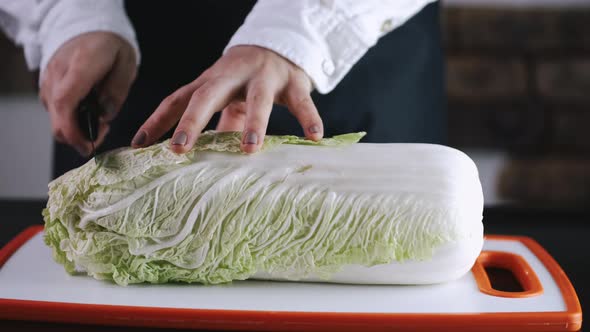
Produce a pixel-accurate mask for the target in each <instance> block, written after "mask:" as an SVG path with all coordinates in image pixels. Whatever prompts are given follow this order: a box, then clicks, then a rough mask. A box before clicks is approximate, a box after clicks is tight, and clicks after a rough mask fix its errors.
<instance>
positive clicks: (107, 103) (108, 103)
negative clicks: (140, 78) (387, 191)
mask: <svg viewBox="0 0 590 332" xmlns="http://www.w3.org/2000/svg"><path fill="white" fill-rule="evenodd" d="M136 74H137V68H136V64H135V56H134V55H133V54H131V55H128V54H125V55H119V56H118V57H117V60H115V63H114V65H113V68H112V69H111V71H110V72H109V73H108V74H107V76H106V77H105V78H104V80H103V83H102V85H101V88H100V95H101V97H100V98H101V100H100V102H101V104H102V106H103V107H104V110H105V114H103V115H102V116H101V120H102V121H103V122H110V121H112V120H113V119H114V118H115V117H116V116H117V113H118V112H119V110H120V109H121V106H122V105H123V103H124V102H125V99H126V98H127V95H128V94H129V89H130V88H131V84H132V83H133V81H134V80H135V77H136Z"/></svg>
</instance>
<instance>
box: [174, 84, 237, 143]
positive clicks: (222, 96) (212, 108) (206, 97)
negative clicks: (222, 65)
mask: <svg viewBox="0 0 590 332" xmlns="http://www.w3.org/2000/svg"><path fill="white" fill-rule="evenodd" d="M236 88H237V84H236V82H234V81H231V80H227V79H212V80H209V81H207V82H206V83H204V84H203V85H202V86H201V87H200V88H198V89H197V90H196V91H195V92H194V93H193V95H192V97H191V100H190V102H189V104H188V106H187V108H186V111H185V112H184V114H183V116H182V118H181V119H180V122H179V123H178V126H177V127H176V131H175V132H174V135H173V136H172V140H171V142H170V144H171V148H172V150H173V151H174V152H176V153H185V152H187V151H188V150H190V149H191V148H192V147H193V145H194V144H195V142H196V141H197V138H198V137H199V134H200V133H201V131H202V130H203V129H204V128H205V126H206V125H207V123H208V122H209V120H210V119H211V117H212V116H213V113H215V112H218V111H220V110H221V109H223V108H224V107H225V106H227V105H228V104H229V103H230V102H231V98H232V97H233V95H234V94H235V90H236Z"/></svg>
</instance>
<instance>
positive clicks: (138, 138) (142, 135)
mask: <svg viewBox="0 0 590 332" xmlns="http://www.w3.org/2000/svg"><path fill="white" fill-rule="evenodd" d="M146 138H147V133H146V132H145V131H143V130H140V131H138V132H137V134H135V137H133V140H132V141H131V144H133V145H144V144H145V140H146Z"/></svg>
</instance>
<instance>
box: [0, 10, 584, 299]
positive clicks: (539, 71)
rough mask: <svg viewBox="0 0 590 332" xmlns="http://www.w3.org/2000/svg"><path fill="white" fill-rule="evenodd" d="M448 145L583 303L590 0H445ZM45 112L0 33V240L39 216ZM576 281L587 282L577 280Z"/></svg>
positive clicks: (494, 222)
mask: <svg viewBox="0 0 590 332" xmlns="http://www.w3.org/2000/svg"><path fill="white" fill-rule="evenodd" d="M441 3H442V10H441V22H442V23H441V24H442V33H443V40H444V51H445V54H446V65H447V76H446V82H447V96H448V105H447V109H448V112H449V120H448V129H449V130H448V132H449V143H450V145H451V146H453V147H456V148H458V149H460V150H463V151H464V152H466V153H467V154H468V155H469V156H471V158H472V159H474V161H475V162H476V164H477V166H478V169H479V172H480V177H481V182H482V184H483V189H484V196H485V205H486V208H485V211H484V225H485V229H486V232H488V233H501V234H518V235H526V236H531V237H533V238H534V239H535V240H537V241H538V242H540V243H541V244H542V245H543V246H544V247H545V248H546V249H547V250H548V251H549V252H550V253H551V254H552V255H553V256H554V257H555V258H556V260H557V261H558V262H559V263H560V265H561V266H562V267H563V268H564V270H565V271H566V274H567V275H568V276H569V277H570V278H571V280H572V282H573V284H574V287H575V288H576V290H577V291H578V294H579V295H580V299H581V302H582V306H584V301H586V302H588V301H590V293H589V290H590V284H589V282H590V271H588V269H587V262H588V261H590V241H588V238H589V236H590V0H443V1H442V2H441ZM52 148H53V147H52V141H51V135H50V126H49V120H48V116H47V114H46V113H45V111H44V110H43V108H42V106H41V104H40V103H39V101H38V98H37V96H36V91H35V82H34V76H33V74H32V73H30V72H28V71H27V69H26V66H25V61H24V58H23V55H22V50H20V49H18V48H16V47H15V46H14V45H13V44H12V43H11V42H10V41H8V40H7V39H6V38H5V36H3V35H2V33H1V32H0V229H2V231H1V232H0V235H1V236H0V246H2V245H3V244H4V243H6V242H7V241H8V240H9V239H10V238H12V237H13V236H14V235H15V234H17V233H18V232H19V231H21V230H22V229H24V227H26V225H27V224H31V223H42V219H41V216H40V212H41V209H42V208H43V207H44V205H45V200H46V195H47V183H48V182H49V181H50V176H51V169H50V168H51V155H52ZM584 286H585V287H584Z"/></svg>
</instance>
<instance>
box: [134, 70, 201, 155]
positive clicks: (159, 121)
mask: <svg viewBox="0 0 590 332" xmlns="http://www.w3.org/2000/svg"><path fill="white" fill-rule="evenodd" d="M200 85H202V80H200V78H198V79H196V80H195V81H193V82H191V83H189V84H187V85H185V86H183V87H181V88H180V89H178V90H176V91H175V92H174V93H173V94H171V95H169V96H168V97H166V98H165V99H164V100H162V102H161V103H160V105H158V108H156V110H155V111H154V113H152V115H150V117H149V118H148V119H147V120H146V121H145V122H144V124H143V125H142V126H141V127H140V128H139V130H138V131H137V133H136V134H135V136H134V137H133V140H132V141H131V146H132V147H134V148H140V147H144V146H148V145H151V144H153V143H154V142H156V141H157V140H158V139H159V138H160V137H162V135H164V134H165V133H166V132H167V131H168V130H170V128H172V127H173V126H174V125H175V124H176V122H178V119H180V117H181V116H182V113H183V112H184V110H186V107H187V106H188V103H189V101H190V98H191V95H192V94H193V92H194V91H195V90H196V89H197V88H199V87H200Z"/></svg>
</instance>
